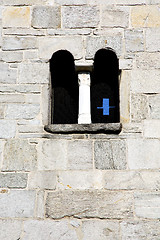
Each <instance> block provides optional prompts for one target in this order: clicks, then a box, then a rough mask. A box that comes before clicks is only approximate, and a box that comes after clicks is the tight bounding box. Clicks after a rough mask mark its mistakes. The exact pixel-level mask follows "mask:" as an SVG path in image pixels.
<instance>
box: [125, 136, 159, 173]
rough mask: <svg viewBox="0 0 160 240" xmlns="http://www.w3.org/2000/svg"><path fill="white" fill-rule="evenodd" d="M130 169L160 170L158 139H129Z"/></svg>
mask: <svg viewBox="0 0 160 240" xmlns="http://www.w3.org/2000/svg"><path fill="white" fill-rule="evenodd" d="M127 142H128V166H129V169H157V168H160V162H159V156H160V147H159V146H160V142H159V140H158V139H128V140H127Z"/></svg>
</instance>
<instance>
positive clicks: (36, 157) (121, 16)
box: [0, 0, 160, 240]
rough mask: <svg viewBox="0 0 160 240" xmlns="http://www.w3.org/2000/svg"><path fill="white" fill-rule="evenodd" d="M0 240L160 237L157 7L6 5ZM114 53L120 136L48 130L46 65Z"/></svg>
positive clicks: (0, 54)
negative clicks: (66, 57)
mask: <svg viewBox="0 0 160 240" xmlns="http://www.w3.org/2000/svg"><path fill="white" fill-rule="evenodd" d="M0 4H1V5H0V240H2V239H5V240H18V239H19V240H31V239H32V240H37V239H40V240H47V239H48V240H49V239H54V240H58V239H62V240H68V239H71V240H103V239H109V240H112V239H113V240H129V239H133V240H135V239H138V240H144V239H148V240H153V239H154V240H159V239H160V222H159V219H160V210H159V205H160V172H159V169H160V81H159V80H160V1H159V0H108V1H107V0H0ZM104 47H111V48H113V49H114V50H115V51H116V53H117V55H118V57H119V59H120V69H121V70H122V73H121V77H120V114H121V123H122V124H123V128H122V132H121V133H120V134H119V135H117V134H49V133H47V132H45V131H44V125H46V124H48V123H50V72H49V59H50V58H51V56H52V54H53V53H54V52H55V51H57V50H60V49H67V50H69V51H70V52H71V53H72V54H73V55H74V58H75V60H76V63H79V62H87V63H91V62H92V59H93V57H94V54H95V52H96V51H97V50H98V49H100V48H104Z"/></svg>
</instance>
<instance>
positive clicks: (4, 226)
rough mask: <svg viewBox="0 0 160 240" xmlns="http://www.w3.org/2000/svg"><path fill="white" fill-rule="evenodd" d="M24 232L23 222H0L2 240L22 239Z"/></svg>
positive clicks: (0, 237) (3, 220)
mask: <svg viewBox="0 0 160 240" xmlns="http://www.w3.org/2000/svg"><path fill="white" fill-rule="evenodd" d="M21 231H22V221H18V220H11V219H10V220H5V219H1V220H0V239H5V240H15V239H20V236H21Z"/></svg>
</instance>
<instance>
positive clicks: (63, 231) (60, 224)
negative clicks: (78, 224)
mask: <svg viewBox="0 0 160 240" xmlns="http://www.w3.org/2000/svg"><path fill="white" fill-rule="evenodd" d="M39 237H40V238H41V240H46V239H54V240H58V239H61V240H68V239H72V240H79V238H78V237H77V234H76V229H73V228H71V227H70V226H69V224H68V221H66V220H61V221H50V220H47V221H38V220H28V221H25V222H24V236H23V240H29V239H32V240H37V239H39Z"/></svg>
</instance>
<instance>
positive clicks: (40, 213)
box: [36, 191, 45, 219]
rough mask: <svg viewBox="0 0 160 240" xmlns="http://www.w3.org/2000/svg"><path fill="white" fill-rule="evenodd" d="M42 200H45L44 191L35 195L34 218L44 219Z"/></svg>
mask: <svg viewBox="0 0 160 240" xmlns="http://www.w3.org/2000/svg"><path fill="white" fill-rule="evenodd" d="M44 199H45V192H44V191H38V193H37V200H36V206H37V207H36V217H37V218H41V219H44V215H45V209H44V207H45V205H44Z"/></svg>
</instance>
